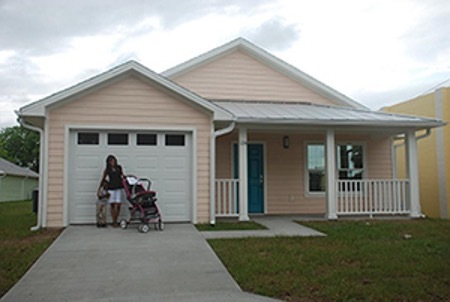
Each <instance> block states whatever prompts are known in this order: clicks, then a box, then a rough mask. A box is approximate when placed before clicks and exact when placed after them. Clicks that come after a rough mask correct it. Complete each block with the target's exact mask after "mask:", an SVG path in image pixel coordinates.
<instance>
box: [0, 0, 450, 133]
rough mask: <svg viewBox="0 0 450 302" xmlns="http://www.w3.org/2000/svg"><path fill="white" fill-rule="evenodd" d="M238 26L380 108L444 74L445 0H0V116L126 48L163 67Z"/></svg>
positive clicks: (449, 73)
mask: <svg viewBox="0 0 450 302" xmlns="http://www.w3.org/2000/svg"><path fill="white" fill-rule="evenodd" d="M237 37H244V38H246V39H248V40H250V41H251V42H253V43H255V44H256V45H259V46H260V47H263V48H264V49H266V50H267V51H269V52H271V53H272V54H274V55H276V56H278V57H279V58H281V59H283V60H284V61H286V62H288V63H290V64H291V65H293V66H295V67H297V68H299V69H300V70H302V71H304V72H306V73H308V74H309V75H311V76H313V77H315V78H317V79H318V80H320V81H322V82H324V83H325V84H327V85H329V86H331V87H333V88H334V89H336V90H338V91H340V92H341V93H343V94H345V95H347V96H349V97H351V98H353V99H354V100H356V101H358V102H360V103H362V104H364V105H366V106H368V107H369V108H371V109H375V110H378V109H379V108H380V107H383V106H387V105H390V104H393V103H396V102H399V101H403V100H407V99H410V98H414V97H416V96H417V95H420V94H422V93H424V92H427V91H429V90H430V89H432V88H433V87H435V86H436V85H438V84H440V83H442V82H444V81H448V80H449V78H450V1H448V0H415V1H414V0H395V1H394V0H386V1H385V0H339V1H335V0H308V1H306V0H305V1H303V0H209V1H208V0H133V1H131V0H77V1H60V0H0V128H3V127H8V126H13V125H15V124H16V115H15V113H14V110H18V109H19V108H20V107H21V106H23V105H25V104H27V103H29V102H32V101H36V100H39V99H40V98H43V97H45V96H48V95H50V94H52V93H55V92H57V91H59V90H62V89H64V88H67V87H68V86H71V85H74V84H76V83H78V82H80V81H82V80H84V79H87V78H89V77H91V76H94V75H96V74H97V73H100V72H103V71H106V70H107V69H109V68H111V67H114V66H115V65H117V64H120V63H123V62H125V61H127V60H130V59H134V60H137V61H138V62H140V63H142V64H144V65H145V66H147V67H148V68H150V69H152V70H154V71H156V72H162V71H164V70H166V69H168V68H170V67H173V66H175V65H177V64H179V63H182V62H184V61H186V60H188V59H190V58H192V57H195V56H198V55H200V54H202V53H204V52H206V51H208V50H211V49H213V48H215V47H217V46H220V45H222V44H225V43H227V42H229V41H231V40H233V39H235V38H237Z"/></svg>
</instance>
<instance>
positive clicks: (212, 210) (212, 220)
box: [209, 118, 236, 225]
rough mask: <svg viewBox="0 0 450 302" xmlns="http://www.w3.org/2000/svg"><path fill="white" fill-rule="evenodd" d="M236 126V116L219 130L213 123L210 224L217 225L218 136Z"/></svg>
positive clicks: (210, 152)
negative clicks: (215, 128) (215, 129)
mask: <svg viewBox="0 0 450 302" xmlns="http://www.w3.org/2000/svg"><path fill="white" fill-rule="evenodd" d="M235 126H236V118H234V119H233V121H232V122H231V123H230V125H228V126H227V127H225V128H222V129H219V130H217V131H214V122H213V124H212V130H211V141H210V151H209V154H210V160H209V177H210V186H209V190H210V193H209V194H210V200H209V211H210V212H209V218H210V224H211V225H215V224H216V202H215V196H216V184H215V178H216V138H217V137H219V136H222V135H225V134H228V133H230V132H232V131H233V130H234V128H235Z"/></svg>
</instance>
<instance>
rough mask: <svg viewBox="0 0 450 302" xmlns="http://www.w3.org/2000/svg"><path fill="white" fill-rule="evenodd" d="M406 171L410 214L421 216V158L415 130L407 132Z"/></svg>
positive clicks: (415, 216)
mask: <svg viewBox="0 0 450 302" xmlns="http://www.w3.org/2000/svg"><path fill="white" fill-rule="evenodd" d="M406 172H407V174H408V179H409V189H408V193H409V194H408V195H409V206H410V211H411V212H410V216H411V217H412V218H419V217H420V216H421V215H422V213H421V210H420V195H419V159H418V153H417V139H416V133H415V131H414V130H411V131H408V132H407V133H406Z"/></svg>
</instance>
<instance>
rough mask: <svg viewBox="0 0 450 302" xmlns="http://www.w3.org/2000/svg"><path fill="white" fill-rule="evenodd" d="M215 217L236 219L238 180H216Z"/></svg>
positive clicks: (237, 213)
mask: <svg viewBox="0 0 450 302" xmlns="http://www.w3.org/2000/svg"><path fill="white" fill-rule="evenodd" d="M215 185H216V216H217V217H236V216H238V215H239V212H238V186H239V180H238V179H216V183H215Z"/></svg>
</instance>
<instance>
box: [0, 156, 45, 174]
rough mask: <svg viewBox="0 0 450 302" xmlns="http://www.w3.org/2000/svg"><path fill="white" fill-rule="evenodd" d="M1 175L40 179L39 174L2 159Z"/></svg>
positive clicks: (0, 160) (0, 163)
mask: <svg viewBox="0 0 450 302" xmlns="http://www.w3.org/2000/svg"><path fill="white" fill-rule="evenodd" d="M0 175H14V176H24V177H31V178H38V177H39V174H37V173H36V172H34V171H32V170H30V169H27V168H22V167H19V166H16V165H15V164H13V163H12V162H9V161H7V160H6V159H4V158H0Z"/></svg>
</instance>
